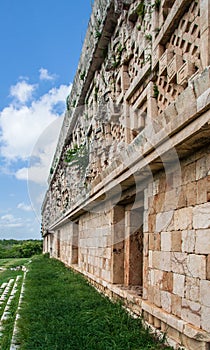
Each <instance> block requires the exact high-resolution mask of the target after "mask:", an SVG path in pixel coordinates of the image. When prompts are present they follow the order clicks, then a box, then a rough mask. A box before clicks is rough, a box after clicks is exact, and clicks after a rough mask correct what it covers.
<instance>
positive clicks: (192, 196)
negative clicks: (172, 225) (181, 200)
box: [185, 181, 197, 206]
mask: <svg viewBox="0 0 210 350" xmlns="http://www.w3.org/2000/svg"><path fill="white" fill-rule="evenodd" d="M185 191H186V192H185V196H186V206H194V205H195V204H197V183H196V181H193V182H190V183H188V184H187V185H186V187H185Z"/></svg>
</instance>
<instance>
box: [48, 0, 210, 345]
mask: <svg viewBox="0 0 210 350" xmlns="http://www.w3.org/2000/svg"><path fill="white" fill-rule="evenodd" d="M144 5H145V8H144V10H145V13H144V16H143V18H141V16H139V14H138V6H139V0H134V1H131V0H126V1H121V0H100V1H99V0H95V2H94V6H93V13H92V15H91V21H90V24H89V28H88V31H87V36H86V39H85V42H84V48H83V51H82V55H81V59H80V62H79V66H78V71H77V73H76V76H75V80H74V83H73V88H72V91H71V94H70V96H69V97H68V98H67V111H66V114H65V118H64V124H63V127H62V129H61V133H60V139H59V142H58V146H57V150H56V153H55V156H54V160H53V164H52V169H51V170H52V171H51V172H52V174H51V175H50V177H49V189H48V191H47V194H46V197H45V200H44V203H43V207H42V213H43V237H44V251H45V252H47V251H48V252H50V254H51V256H52V257H55V258H58V259H60V260H62V261H63V262H65V263H66V264H67V265H72V266H73V267H74V268H75V269H76V270H77V271H79V272H81V273H83V274H84V275H86V276H88V278H89V280H91V281H94V283H95V285H98V286H100V287H99V289H100V290H101V291H103V292H105V290H106V293H107V294H108V295H109V296H115V297H116V296H118V297H120V298H123V299H125V300H126V302H127V305H130V306H129V307H131V309H132V310H133V312H135V313H137V314H138V315H139V314H140V312H141V310H140V308H141V307H142V311H143V314H144V315H145V319H146V320H147V321H148V322H149V323H150V324H151V325H153V328H154V327H156V328H158V329H161V330H162V331H164V332H167V331H168V334H167V336H168V337H169V341H170V342H171V344H172V345H173V346H174V347H176V348H178V347H179V346H180V347H182V346H185V347H186V349H187V350H194V349H196V350H197V349H201V350H204V349H205V350H206V344H205V343H206V342H208V343H210V340H209V338H208V336H209V332H210V329H209V324H210V320H209V314H210V312H209V310H210V304H209V298H208V294H209V293H207V292H206V291H208V289H209V281H210V244H209V241H210V233H209V229H210V168H209V166H210V146H209V140H210V117H209V108H210V93H209V86H210V69H209V67H208V65H209V64H210V55H209V53H210V40H209V39H210V4H209V1H207V0H200V1H191V2H189V1H187V0H176V1H169V0H162V1H161V2H160V5H159V7H158V8H157V4H156V1H154V0H152V2H151V1H147V0H145V1H144ZM91 33H92V34H91ZM105 53H106V54H105ZM67 152H70V154H72V152H73V154H74V152H76V153H77V156H78V157H79V154H80V153H83V152H84V153H85V154H86V156H87V157H86V156H85V157H86V158H87V159H86V161H87V162H86V161H85V162H83V161H84V158H83V160H82V162H83V163H85V164H83V165H85V166H84V168H83V166H76V162H75V160H73V162H71V164H70V165H71V166H69V165H68V164H66V162H65V161H64V159H65V157H66V155H67ZM70 158H71V157H70ZM72 163H73V164H72ZM73 223H74V224H73ZM116 284H119V285H116ZM137 292H138V293H139V294H141V293H142V292H143V296H142V299H141V296H140V295H138V293H137Z"/></svg>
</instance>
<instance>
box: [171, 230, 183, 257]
mask: <svg viewBox="0 0 210 350" xmlns="http://www.w3.org/2000/svg"><path fill="white" fill-rule="evenodd" d="M181 247H182V233H181V231H172V232H171V251H172V252H181V250H182V249H181Z"/></svg>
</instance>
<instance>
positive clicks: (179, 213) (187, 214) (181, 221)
mask: <svg viewBox="0 0 210 350" xmlns="http://www.w3.org/2000/svg"><path fill="white" fill-rule="evenodd" d="M191 228H192V208H191V207H189V208H183V209H178V210H176V211H175V212H174V229H175V230H190V229H191Z"/></svg>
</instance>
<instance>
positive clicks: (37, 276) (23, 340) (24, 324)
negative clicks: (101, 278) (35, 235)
mask: <svg viewBox="0 0 210 350" xmlns="http://www.w3.org/2000/svg"><path fill="white" fill-rule="evenodd" d="M20 316H21V317H20V319H19V323H18V326H19V343H20V350H33V349H43V350H55V349H56V350H68V349H69V350H70V349H71V350H96V349H97V350H128V349H129V350H141V349H142V350H147V349H150V350H152V349H154V350H158V349H163V348H164V349H171V348H170V347H164V346H163V344H161V343H159V342H158V341H157V339H154V338H152V336H151V335H150V333H149V331H148V330H144V329H143V327H142V326H141V320H139V319H133V318H131V317H130V316H129V315H128V314H127V312H126V311H125V310H124V309H123V308H122V307H121V305H119V304H116V303H112V302H110V300H109V299H108V298H106V297H104V296H102V295H100V294H99V293H98V292H97V291H96V290H95V289H94V288H93V287H92V286H90V285H89V284H88V283H87V281H86V280H85V279H84V278H83V276H81V275H80V274H77V273H75V272H73V271H71V270H70V269H68V268H66V267H65V266H64V265H63V264H62V263H61V262H59V261H57V260H54V259H49V258H46V257H45V256H39V257H36V258H35V259H33V261H32V263H31V264H30V270H29V272H28V274H27V278H26V282H25V292H24V298H23V303H22V307H21V310H20Z"/></svg>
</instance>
